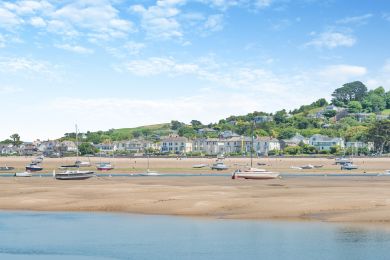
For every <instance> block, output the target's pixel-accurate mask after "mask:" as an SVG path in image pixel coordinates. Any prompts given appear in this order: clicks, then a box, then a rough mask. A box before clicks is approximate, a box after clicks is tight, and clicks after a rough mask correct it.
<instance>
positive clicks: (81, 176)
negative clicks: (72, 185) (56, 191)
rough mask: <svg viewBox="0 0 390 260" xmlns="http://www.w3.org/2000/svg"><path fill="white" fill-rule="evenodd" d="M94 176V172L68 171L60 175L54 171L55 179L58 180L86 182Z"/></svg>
mask: <svg viewBox="0 0 390 260" xmlns="http://www.w3.org/2000/svg"><path fill="white" fill-rule="evenodd" d="M94 176H95V173H94V172H93V171H79V170H66V171H64V172H59V173H56V172H55V171H53V177H54V178H55V179H57V180H85V179H89V178H91V177H94Z"/></svg>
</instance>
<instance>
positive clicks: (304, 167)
mask: <svg viewBox="0 0 390 260" xmlns="http://www.w3.org/2000/svg"><path fill="white" fill-rule="evenodd" d="M300 168H301V169H303V170H310V169H313V168H314V166H313V165H311V164H307V165H303V166H301V167H300Z"/></svg>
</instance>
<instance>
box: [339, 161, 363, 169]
mask: <svg viewBox="0 0 390 260" xmlns="http://www.w3.org/2000/svg"><path fill="white" fill-rule="evenodd" d="M358 168H359V166H357V165H355V164H352V163H344V164H342V165H341V170H356V169H358Z"/></svg>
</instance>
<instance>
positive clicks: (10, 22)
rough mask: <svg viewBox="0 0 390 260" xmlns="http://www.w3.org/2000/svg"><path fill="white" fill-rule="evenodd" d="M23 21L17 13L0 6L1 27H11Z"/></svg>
mask: <svg viewBox="0 0 390 260" xmlns="http://www.w3.org/2000/svg"><path fill="white" fill-rule="evenodd" d="M22 22H23V20H22V19H20V18H19V17H18V16H17V15H15V14H14V13H12V12H11V11H9V10H7V9H5V8H2V7H1V6H0V27H3V28H6V29H11V28H13V27H15V26H17V25H20V24H21V23H22Z"/></svg>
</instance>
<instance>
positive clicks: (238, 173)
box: [232, 122, 280, 180]
mask: <svg viewBox="0 0 390 260" xmlns="http://www.w3.org/2000/svg"><path fill="white" fill-rule="evenodd" d="M254 125H255V124H254V122H253V125H252V142H251V144H252V149H251V164H250V167H249V168H246V169H244V170H240V169H237V170H235V171H234V172H233V174H232V179H238V178H242V179H253V180H268V179H276V178H279V177H280V174H279V173H277V172H271V171H267V170H265V169H259V168H254V167H253V151H254V147H253V143H254V136H253V132H254V129H253V128H254Z"/></svg>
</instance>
